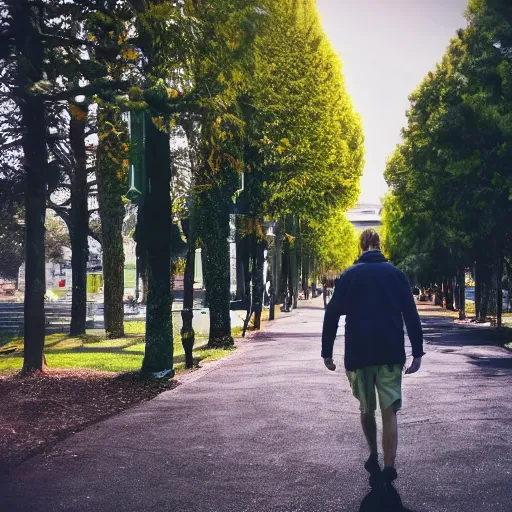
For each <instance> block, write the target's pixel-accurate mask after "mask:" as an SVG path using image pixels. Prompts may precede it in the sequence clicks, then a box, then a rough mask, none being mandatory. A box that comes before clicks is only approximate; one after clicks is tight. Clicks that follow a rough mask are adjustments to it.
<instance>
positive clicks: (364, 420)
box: [361, 413, 378, 455]
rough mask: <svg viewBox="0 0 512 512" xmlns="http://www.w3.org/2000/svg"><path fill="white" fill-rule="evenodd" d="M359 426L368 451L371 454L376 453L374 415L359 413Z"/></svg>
mask: <svg viewBox="0 0 512 512" xmlns="http://www.w3.org/2000/svg"><path fill="white" fill-rule="evenodd" d="M361 426H362V427H363V432H364V436H365V437H366V441H367V442H368V447H369V448H370V453H371V454H372V455H373V454H377V453H378V450H377V423H376V422H375V415H374V414H365V413H361Z"/></svg>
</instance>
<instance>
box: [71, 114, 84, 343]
mask: <svg viewBox="0 0 512 512" xmlns="http://www.w3.org/2000/svg"><path fill="white" fill-rule="evenodd" d="M72 107H73V108H72V109H71V120H70V126H69V140H70V143H71V150H72V151H73V156H74V160H75V166H74V169H73V172H72V173H71V176H70V178H71V219H70V221H71V222H70V224H71V225H70V230H69V235H70V241H71V276H72V277H71V328H70V334H71V336H80V335H82V334H85V320H86V314H87V260H88V259H89V243H88V239H87V236H88V232H89V209H88V205H87V196H88V186H87V155H86V151H85V126H86V121H87V107H84V108H85V110H83V108H82V107H80V106H78V105H72Z"/></svg>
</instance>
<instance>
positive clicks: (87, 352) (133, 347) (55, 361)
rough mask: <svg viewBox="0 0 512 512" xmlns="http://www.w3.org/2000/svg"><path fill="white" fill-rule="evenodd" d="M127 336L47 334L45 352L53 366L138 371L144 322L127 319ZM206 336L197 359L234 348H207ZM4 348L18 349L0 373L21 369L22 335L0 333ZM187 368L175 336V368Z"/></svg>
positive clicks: (2, 362)
mask: <svg viewBox="0 0 512 512" xmlns="http://www.w3.org/2000/svg"><path fill="white" fill-rule="evenodd" d="M125 331H126V337H125V338H121V339H116V340H109V339H106V338H105V337H104V336H101V335H100V336H98V335H91V334H89V335H85V336H80V337H70V336H69V335H66V334H51V335H48V336H46V341H45V355H46V361H47V363H48V366H50V367H51V368H87V369H90V370H100V371H109V372H127V371H136V370H139V369H140V367H141V365H142V359H143V357H144V349H145V344H144V322H140V321H139V322H126V325H125ZM206 343H207V339H206V338H196V344H195V345H196V346H195V349H194V358H195V359H196V360H199V361H209V360H214V359H220V358H221V357H224V356H226V355H228V354H229V353H230V352H231V351H232V350H230V349H228V350H222V349H208V348H206ZM0 347H2V351H5V350H8V349H10V348H16V351H15V352H11V353H8V354H0V372H2V371H6V370H11V371H12V370H19V369H21V366H22V364H23V352H22V350H23V338H22V337H13V336H12V335H11V336H8V335H5V334H3V335H0ZM184 367H185V355H184V351H183V346H182V344H181V338H180V337H179V336H175V337H174V368H175V370H176V371H181V370H183V369H184Z"/></svg>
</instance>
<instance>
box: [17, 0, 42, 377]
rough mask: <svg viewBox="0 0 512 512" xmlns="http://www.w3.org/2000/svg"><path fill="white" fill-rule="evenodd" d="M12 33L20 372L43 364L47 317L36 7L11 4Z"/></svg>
mask: <svg viewBox="0 0 512 512" xmlns="http://www.w3.org/2000/svg"><path fill="white" fill-rule="evenodd" d="M13 9H14V11H13V19H14V22H13V27H14V30H15V33H16V35H17V36H16V37H17V38H18V39H17V41H16V45H17V47H18V50H19V52H20V54H21V55H22V57H21V58H20V59H19V69H18V86H19V88H20V90H21V91H23V92H20V94H21V95H22V96H23V97H22V101H20V102H19V108H20V113H21V119H22V123H23V126H24V131H23V135H22V147H23V153H24V161H23V162H24V170H25V186H26V188H25V301H24V336H23V370H22V371H23V372H31V371H34V370H42V369H43V367H44V364H45V360H44V339H45V314H44V295H45V291H46V283H45V266H44V264H45V251H44V235H45V228H44V223H45V216H46V190H47V177H48V153H47V148H46V126H45V108H44V104H43V100H42V99H41V98H40V97H37V96H32V95H31V94H29V93H27V92H26V91H27V90H28V88H29V86H31V85H32V84H34V83H37V82H38V81H40V80H42V79H43V73H42V65H43V48H42V45H41V44H40V42H39V41H38V37H37V34H38V32H39V31H40V27H39V24H38V19H37V15H36V13H35V9H36V8H35V7H30V6H29V5H28V3H27V2H19V3H15V4H14V7H13Z"/></svg>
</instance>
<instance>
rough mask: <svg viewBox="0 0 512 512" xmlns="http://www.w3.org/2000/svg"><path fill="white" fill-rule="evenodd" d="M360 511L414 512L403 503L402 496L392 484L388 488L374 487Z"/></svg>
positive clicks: (365, 498) (364, 500)
mask: <svg viewBox="0 0 512 512" xmlns="http://www.w3.org/2000/svg"><path fill="white" fill-rule="evenodd" d="M359 512H414V511H413V510H411V509H409V508H406V507H404V506H403V505H402V498H401V497H400V494H399V493H398V491H397V490H396V489H395V488H394V487H393V486H392V485H390V486H388V487H387V488H386V490H382V489H372V490H371V491H370V492H369V493H368V494H367V495H366V496H365V497H364V499H363V501H362V502H361V506H360V507H359Z"/></svg>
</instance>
